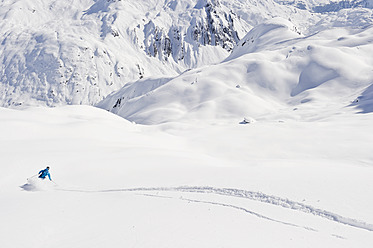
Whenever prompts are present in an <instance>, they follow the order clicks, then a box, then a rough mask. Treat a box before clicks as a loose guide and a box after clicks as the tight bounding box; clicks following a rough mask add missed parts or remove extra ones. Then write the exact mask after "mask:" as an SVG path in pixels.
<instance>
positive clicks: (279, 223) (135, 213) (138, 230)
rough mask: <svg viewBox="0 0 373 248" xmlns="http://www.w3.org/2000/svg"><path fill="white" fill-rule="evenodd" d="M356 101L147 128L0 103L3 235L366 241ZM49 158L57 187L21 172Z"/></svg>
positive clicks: (88, 240)
mask: <svg viewBox="0 0 373 248" xmlns="http://www.w3.org/2000/svg"><path fill="white" fill-rule="evenodd" d="M355 112H356V110H354V109H352V108H350V109H346V111H345V112H344V113H340V114H338V115H331V116H330V117H329V118H320V119H314V120H312V121H310V120H308V121H299V120H292V119H286V115H283V116H282V117H283V118H280V116H277V117H273V119H272V120H258V121H256V122H254V123H250V124H240V122H241V120H239V119H237V120H234V119H231V121H230V123H227V122H225V123H215V124H209V123H207V122H206V123H202V122H201V123H200V124H199V125H194V124H192V123H171V122H170V123H167V124H163V125H155V126H143V125H139V124H134V123H131V122H128V121H126V120H125V119H122V118H120V117H118V116H116V115H113V114H111V113H109V112H107V111H104V110H101V109H97V108H94V107H88V106H67V107H58V108H53V109H48V108H28V109H24V110H11V109H4V108H1V109H0V119H1V120H0V146H1V147H0V152H1V158H2V159H1V174H0V202H1V204H0V219H1V222H0V246H1V247H7V248H13V247H30V248H31V247H37V248H40V247H51V246H52V247H55V248H60V247H90V248H91V247H141V248H142V247H242V246H254V247H371V246H372V244H373V215H372V211H371V209H372V205H373V195H372V189H373V181H372V180H371V178H372V177H373V167H372V164H373V157H372V152H371V149H372V146H371V144H372V141H373V134H372V125H373V118H372V117H373V116H372V114H371V113H367V114H355ZM308 115H310V116H312V115H314V116H315V113H314V112H312V111H311V110H309V111H308ZM46 165H49V166H50V167H51V175H52V179H53V180H54V181H55V182H56V183H57V185H54V184H53V183H51V182H48V181H43V182H39V183H34V182H32V180H31V181H29V182H28V181H27V178H28V177H31V176H33V175H34V174H36V173H37V172H38V171H39V170H40V169H43V168H44V167H45V166H46ZM30 186H34V187H36V188H34V190H33V191H31V188H30Z"/></svg>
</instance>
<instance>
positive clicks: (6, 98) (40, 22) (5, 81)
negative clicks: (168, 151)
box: [0, 0, 249, 106]
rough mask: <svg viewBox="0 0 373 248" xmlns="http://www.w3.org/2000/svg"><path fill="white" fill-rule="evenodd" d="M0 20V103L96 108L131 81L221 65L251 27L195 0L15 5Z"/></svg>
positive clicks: (0, 12) (5, 5)
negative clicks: (94, 106)
mask: <svg viewBox="0 0 373 248" xmlns="http://www.w3.org/2000/svg"><path fill="white" fill-rule="evenodd" d="M216 3H218V2H216ZM199 5H200V6H199ZM196 6H197V7H198V6H199V8H196ZM0 19H1V20H2V21H1V22H0V27H1V28H0V30H1V33H0V35H1V36H0V37H1V40H0V42H1V47H0V61H1V65H0V66H1V67H0V70H1V74H0V81H1V85H0V92H1V94H0V95H1V96H0V105H1V106H18V105H39V104H40V105H47V106H55V105H60V104H94V103H97V102H98V101H100V100H102V99H103V98H104V97H105V96H106V95H108V94H109V93H111V92H112V91H114V90H117V89H119V88H120V87H122V86H123V85H124V84H125V82H128V81H134V80H137V79H141V78H143V77H145V76H152V75H176V74H178V73H180V72H181V71H184V70H185V69H187V68H191V67H196V66H201V65H205V64H210V63H216V62H218V61H221V60H222V59H224V58H225V57H226V56H227V55H228V53H229V51H230V50H231V49H232V48H233V47H234V45H235V44H236V43H237V42H238V40H239V36H238V35H239V34H242V35H243V34H245V33H246V32H247V30H248V29H249V26H248V25H247V24H246V23H245V21H243V20H240V19H239V18H238V16H237V15H235V14H234V12H232V11H231V10H229V9H228V8H226V7H224V6H223V5H220V4H215V1H213V2H212V3H210V2H206V3H205V4H202V3H201V2H198V4H197V5H196V1H191V0H184V1H170V0H165V1H154V0H150V1H148V0H141V1H137V3H136V4H133V3H131V2H130V1H116V0H98V1H93V0H70V1H68V2H63V3H62V2H61V1H52V2H51V1H38V2H32V3H31V2H29V1H25V0H21V1H13V0H11V1H6V2H4V1H3V2H1V5H0Z"/></svg>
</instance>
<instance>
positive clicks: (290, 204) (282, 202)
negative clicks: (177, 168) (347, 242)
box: [60, 186, 373, 231]
mask: <svg viewBox="0 0 373 248" xmlns="http://www.w3.org/2000/svg"><path fill="white" fill-rule="evenodd" d="M60 190H62V191H76V192H89V193H94V192H96V193H104V192H154V191H157V192H159V191H164V192H186V193H200V194H216V195H224V196H230V197H240V198H245V199H249V200H253V201H259V202H263V203H267V204H271V205H275V206H280V207H283V208H287V209H292V210H296V211H300V212H304V213H308V214H313V215H315V216H319V217H322V218H326V219H328V220H331V221H334V222H337V223H341V224H344V225H348V226H351V227H356V228H360V229H364V230H368V231H373V225H372V224H369V223H365V222H363V221H359V220H355V219H351V218H347V217H343V216H341V215H338V214H335V213H332V212H329V211H326V210H322V209H318V208H315V207H312V206H310V205H306V204H302V203H299V202H295V201H292V200H289V199H285V198H281V197H277V196H271V195H267V194H264V193H261V192H254V191H248V190H242V189H233V188H215V187H207V186H206V187H199V186H181V187H154V188H128V189H108V190H97V191H84V190H65V189H60ZM144 195H146V196H156V195H151V194H144ZM158 197H162V196H158ZM165 198H168V197H165ZM169 198H172V197H169ZM181 199H182V200H187V201H190V202H197V203H208V204H214V205H219V206H224V207H231V208H235V209H238V210H242V211H245V212H247V213H250V214H253V215H255V216H257V217H260V218H265V219H267V220H271V221H276V222H280V223H283V224H287V225H293V226H296V225H294V224H290V223H285V222H281V221H277V220H274V219H271V218H268V217H265V216H263V215H260V214H257V213H255V212H252V211H249V210H247V209H245V208H242V207H239V206H235V205H230V204H224V203H217V202H211V201H201V200H193V199H186V198H181ZM305 228H306V227H305ZM306 229H309V230H312V231H315V230H313V229H310V228H306Z"/></svg>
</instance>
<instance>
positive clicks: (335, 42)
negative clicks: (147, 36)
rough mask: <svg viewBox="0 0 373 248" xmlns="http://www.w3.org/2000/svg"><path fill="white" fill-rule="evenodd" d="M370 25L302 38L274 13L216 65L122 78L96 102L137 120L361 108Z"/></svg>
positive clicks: (365, 99)
mask: <svg viewBox="0 0 373 248" xmlns="http://www.w3.org/2000/svg"><path fill="white" fill-rule="evenodd" d="M372 29H373V27H371V28H368V29H362V30H353V31H350V30H348V29H331V30H325V31H322V32H319V33H318V34H315V35H311V36H302V35H300V34H299V32H298V31H297V30H296V29H294V26H293V25H292V24H291V23H290V22H288V21H286V20H283V19H278V18H277V19H274V20H271V21H268V22H266V23H264V24H262V25H259V26H257V27H256V28H254V29H253V30H251V31H250V32H249V34H248V35H247V36H246V37H245V38H244V39H242V41H241V42H240V43H239V44H238V46H237V47H236V48H235V50H234V51H233V52H232V54H231V56H230V57H228V58H227V60H226V61H225V62H224V63H221V64H217V65H214V66H209V67H205V68H200V69H195V70H191V71H188V72H185V73H183V74H181V75H180V76H178V77H175V78H159V79H153V80H143V81H138V82H134V83H131V84H128V85H127V86H126V87H124V88H123V89H121V90H120V91H118V92H116V93H114V94H112V95H110V96H109V97H108V98H106V99H105V100H104V101H102V102H101V103H99V104H98V106H99V107H101V108H104V109H107V110H110V111H112V112H114V113H116V114H118V115H120V116H122V117H124V118H126V119H128V120H131V121H134V122H136V123H142V124H159V123H164V122H170V121H197V120H199V121H205V122H210V121H214V120H220V121H236V122H238V121H239V120H242V119H243V118H245V117H252V118H254V119H261V118H266V119H267V118H274V117H275V116H276V113H277V112H280V111H283V110H286V109H287V111H289V113H290V112H292V116H291V117H290V115H289V117H290V118H296V119H297V118H308V117H306V115H305V114H306V113H308V111H313V112H314V114H315V116H318V117H317V118H323V117H325V116H328V115H330V113H332V114H335V113H340V112H343V111H347V107H348V106H351V104H352V103H353V102H355V103H354V105H355V106H357V107H359V108H362V109H365V112H366V110H368V109H370V108H371V105H370V104H371V94H370V93H369V92H370V91H369V89H367V87H369V86H370V85H372V83H373V75H372V73H371V71H372V69H371V68H372V67H373V60H372V58H370V57H367V56H366V55H367V54H373V47H372V45H371V44H372V42H373V36H372ZM336 59H337V60H338V63H335V60H336ZM364 91H365V93H363V92H364ZM135 92H136V95H135V97H133V94H134V93H135ZM139 92H140V94H138V93H139ZM360 95H361V97H359V96H360ZM357 98H358V99H360V101H359V100H358V101H355V99H357ZM326 107H327V108H328V109H325V108H326ZM292 109H293V110H294V111H291V110H292ZM350 110H351V111H353V109H350ZM358 111H360V110H358ZM363 111H364V110H363Z"/></svg>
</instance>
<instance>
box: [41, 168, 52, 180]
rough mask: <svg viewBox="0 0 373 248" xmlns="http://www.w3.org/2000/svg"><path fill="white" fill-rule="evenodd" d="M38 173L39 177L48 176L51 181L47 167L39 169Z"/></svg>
mask: <svg viewBox="0 0 373 248" xmlns="http://www.w3.org/2000/svg"><path fill="white" fill-rule="evenodd" d="M38 174H39V178H42V179H45V178H46V177H47V176H48V177H49V180H51V181H52V179H51V174H49V170H48V169H44V170H41V171H39V173H38Z"/></svg>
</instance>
